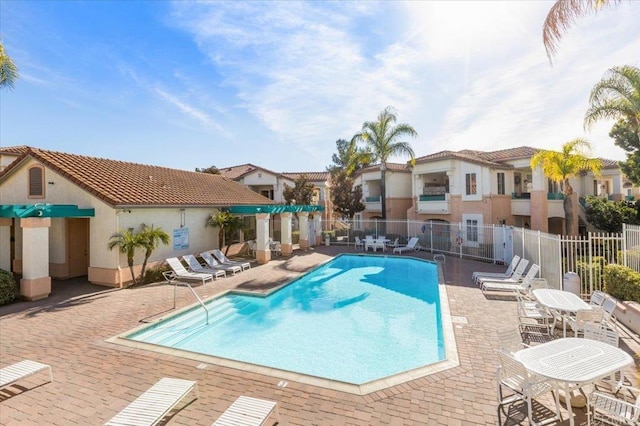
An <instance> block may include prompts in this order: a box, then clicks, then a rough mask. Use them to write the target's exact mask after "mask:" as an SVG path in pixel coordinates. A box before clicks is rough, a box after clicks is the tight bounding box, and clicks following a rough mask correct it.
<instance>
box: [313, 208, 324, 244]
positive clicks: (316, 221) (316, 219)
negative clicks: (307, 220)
mask: <svg viewBox="0 0 640 426" xmlns="http://www.w3.org/2000/svg"><path fill="white" fill-rule="evenodd" d="M313 229H315V230H316V235H315V239H316V245H320V244H322V243H323V242H324V241H322V215H321V214H320V212H315V213H314V214H313Z"/></svg>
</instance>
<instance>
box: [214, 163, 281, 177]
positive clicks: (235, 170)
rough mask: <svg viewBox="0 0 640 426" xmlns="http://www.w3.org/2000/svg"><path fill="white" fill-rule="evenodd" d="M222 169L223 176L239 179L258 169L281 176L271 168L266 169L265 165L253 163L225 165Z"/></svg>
mask: <svg viewBox="0 0 640 426" xmlns="http://www.w3.org/2000/svg"><path fill="white" fill-rule="evenodd" d="M219 170H220V174H222V176H225V177H228V178H229V179H233V180H237V179H240V178H241V177H242V176H244V175H246V174H248V173H251V172H254V171H256V170H261V171H263V172H267V173H271V174H272V175H274V176H281V174H280V173H278V172H274V171H271V170H269V169H265V168H264V167H260V166H256V165H254V164H251V163H247V164H241V165H239V166H231V167H223V168H221V169H219Z"/></svg>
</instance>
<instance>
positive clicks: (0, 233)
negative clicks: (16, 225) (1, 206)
mask: <svg viewBox="0 0 640 426" xmlns="http://www.w3.org/2000/svg"><path fill="white" fill-rule="evenodd" d="M11 222H12V220H11V218H9V217H0V269H4V270H5V271H11Z"/></svg>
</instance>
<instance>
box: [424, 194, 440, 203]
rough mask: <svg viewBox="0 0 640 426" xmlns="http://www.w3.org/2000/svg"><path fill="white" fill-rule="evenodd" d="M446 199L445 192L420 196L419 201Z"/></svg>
mask: <svg viewBox="0 0 640 426" xmlns="http://www.w3.org/2000/svg"><path fill="white" fill-rule="evenodd" d="M446 199H447V196H446V194H440V195H421V196H420V201H445V200H446Z"/></svg>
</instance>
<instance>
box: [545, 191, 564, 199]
mask: <svg viewBox="0 0 640 426" xmlns="http://www.w3.org/2000/svg"><path fill="white" fill-rule="evenodd" d="M547 200H564V194H563V193H562V192H547Z"/></svg>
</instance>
